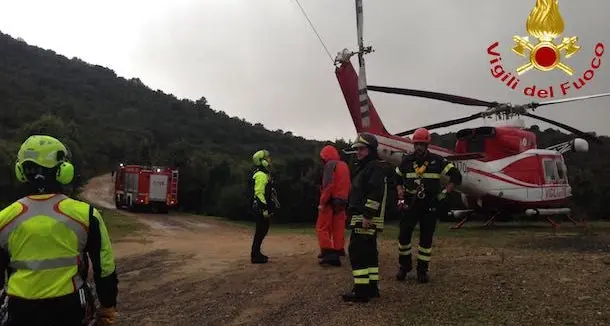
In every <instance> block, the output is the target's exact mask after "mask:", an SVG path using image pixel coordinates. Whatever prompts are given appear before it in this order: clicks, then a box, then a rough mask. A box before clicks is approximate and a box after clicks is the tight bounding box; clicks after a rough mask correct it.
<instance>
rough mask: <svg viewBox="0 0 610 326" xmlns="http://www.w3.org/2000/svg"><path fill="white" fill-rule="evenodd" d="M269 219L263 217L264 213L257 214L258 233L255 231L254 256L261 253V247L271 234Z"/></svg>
mask: <svg viewBox="0 0 610 326" xmlns="http://www.w3.org/2000/svg"><path fill="white" fill-rule="evenodd" d="M270 223H271V221H270V219H269V218H266V217H264V216H263V214H262V213H259V214H256V231H254V239H253V240H252V256H254V255H257V254H260V253H261V245H262V244H263V240H264V239H265V237H266V236H267V233H268V232H269V225H270Z"/></svg>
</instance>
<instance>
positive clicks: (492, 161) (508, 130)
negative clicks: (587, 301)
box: [335, 0, 610, 228]
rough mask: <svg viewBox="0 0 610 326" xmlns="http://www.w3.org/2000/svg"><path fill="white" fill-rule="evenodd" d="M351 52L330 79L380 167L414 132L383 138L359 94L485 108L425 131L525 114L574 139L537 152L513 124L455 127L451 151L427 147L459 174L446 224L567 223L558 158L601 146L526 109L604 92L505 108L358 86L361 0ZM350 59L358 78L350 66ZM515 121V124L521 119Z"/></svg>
mask: <svg viewBox="0 0 610 326" xmlns="http://www.w3.org/2000/svg"><path fill="white" fill-rule="evenodd" d="M356 8H357V10H356V12H357V27H358V43H359V44H358V45H359V50H358V51H357V52H352V51H349V50H347V49H345V50H343V51H342V52H339V53H338V55H337V58H336V59H335V65H336V69H335V74H336V76H337V80H338V82H339V85H340V86H341V90H342V92H343V96H344V97H345V101H346V103H347V106H348V108H349V111H350V114H351V117H352V120H353V123H354V126H355V127H356V131H357V132H358V133H360V132H369V133H372V134H375V135H376V136H377V139H378V140H379V155H380V156H381V157H382V158H383V159H385V160H386V161H388V162H391V163H392V164H394V165H398V164H399V163H400V160H401V158H402V156H403V155H404V154H405V153H409V152H412V151H413V143H412V141H411V139H409V138H408V137H404V136H407V135H410V134H412V133H413V132H414V131H415V130H416V129H412V130H407V131H404V132H401V133H398V134H391V133H390V132H388V131H387V130H386V128H385V127H384V125H383V123H382V121H381V119H380V118H379V115H378V114H377V111H376V110H375V106H374V105H373V103H372V102H371V100H370V98H369V96H368V93H367V91H377V92H383V93H392V94H402V95H408V96H416V97H424V98H430V99H436V100H441V101H447V102H451V103H456V104H462V105H470V106H480V107H485V108H486V109H485V110H484V111H481V112H479V113H476V114H472V115H470V116H467V117H464V118H460V119H455V120H450V121H444V122H439V123H435V124H432V125H429V126H425V127H424V128H427V129H429V130H430V129H435V128H442V127H448V126H452V125H456V124H460V123H464V122H468V121H471V120H475V119H478V118H487V117H491V116H496V117H499V118H503V119H508V118H511V117H513V116H519V115H522V116H527V117H530V118H534V119H538V120H541V121H544V122H546V123H549V124H551V125H555V126H557V127H560V128H562V129H565V130H568V131H570V132H572V133H573V134H575V135H577V136H579V137H580V138H575V139H573V140H570V141H567V142H564V143H561V144H557V145H554V146H551V147H549V148H545V149H539V148H537V144H536V135H535V134H534V133H533V132H530V131H527V130H524V129H522V127H519V126H500V127H490V126H483V127H478V128H468V129H462V130H460V131H458V132H457V135H456V136H457V141H456V145H455V148H454V149H446V148H442V147H438V146H430V147H429V150H430V151H431V152H433V153H436V154H439V155H442V156H444V157H446V158H447V159H448V160H451V161H453V162H454V165H456V166H457V167H458V168H459V170H460V172H461V173H462V175H463V183H462V185H461V186H459V187H456V190H457V191H458V192H460V193H461V197H462V202H463V203H464V205H465V206H466V207H467V208H468V209H467V210H452V211H451V212H449V214H450V215H453V216H455V217H458V218H460V217H461V218H462V220H461V221H460V222H459V223H458V224H457V225H456V226H454V228H459V227H461V226H462V225H463V224H464V223H465V221H466V220H467V218H468V217H469V216H470V215H471V214H473V213H482V214H484V215H485V216H490V218H489V220H488V221H487V222H486V223H485V225H486V226H488V225H490V224H491V223H493V221H494V219H495V218H496V217H498V216H500V215H504V216H506V215H523V214H525V215H527V216H537V215H540V216H545V217H546V218H547V220H548V221H549V222H550V223H551V224H552V225H553V227H556V226H558V224H556V223H555V221H553V220H552V219H551V216H553V215H556V216H562V215H564V216H568V218H570V220H571V221H572V222H574V223H576V222H575V221H574V220H573V219H572V218H571V217H570V208H569V207H568V206H569V205H568V204H569V199H570V197H571V187H570V184H569V183H568V176H567V169H566V165H565V163H564V158H563V156H562V154H563V153H566V152H568V151H578V152H586V151H588V149H589V142H595V143H600V142H601V141H600V140H599V139H598V138H597V137H595V135H593V134H591V133H585V132H582V131H580V130H578V129H575V128H573V127H570V126H567V125H565V124H562V123H560V122H556V121H553V120H550V119H547V118H544V117H541V116H538V115H534V114H532V113H530V112H528V111H529V110H533V109H535V108H538V107H541V106H547V105H551V104H559V103H566V102H572V101H580V100H585V99H591V98H596V97H605V96H610V93H605V94H597V95H591V96H583V97H579V98H569V99H560V100H556V101H548V102H542V103H529V104H524V105H512V104H510V103H497V102H487V101H482V100H477V99H473V98H467V97H462V96H456V95H450V94H443V93H435V92H428V91H421V90H412V89H401V88H390V87H380V86H370V85H367V83H366V74H365V63H364V55H365V54H367V53H371V52H373V51H372V48H371V47H365V46H364V45H363V38H362V34H363V33H362V21H363V20H362V0H356ZM353 55H358V61H359V67H360V69H359V73H358V74H357V73H356V70H355V69H354V66H353V65H352V64H351V62H350V58H351V57H352V56H353ZM521 121H523V120H521Z"/></svg>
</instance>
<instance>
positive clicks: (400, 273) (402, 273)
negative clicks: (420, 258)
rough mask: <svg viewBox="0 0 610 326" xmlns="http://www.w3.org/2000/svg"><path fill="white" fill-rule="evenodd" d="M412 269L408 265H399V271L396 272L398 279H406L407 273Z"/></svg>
mask: <svg viewBox="0 0 610 326" xmlns="http://www.w3.org/2000/svg"><path fill="white" fill-rule="evenodd" d="M410 271H411V269H410V268H408V267H403V266H400V267H398V272H397V273H396V279H397V280H398V281H401V282H402V281H404V280H405V279H406V278H407V274H408V273H409V272H410Z"/></svg>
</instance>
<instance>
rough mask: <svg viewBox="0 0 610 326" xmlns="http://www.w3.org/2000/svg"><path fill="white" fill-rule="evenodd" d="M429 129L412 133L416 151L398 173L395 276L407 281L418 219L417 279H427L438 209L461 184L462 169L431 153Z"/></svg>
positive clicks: (405, 157)
mask: <svg viewBox="0 0 610 326" xmlns="http://www.w3.org/2000/svg"><path fill="white" fill-rule="evenodd" d="M430 140H431V137H430V132H428V130H427V129H424V128H420V129H417V130H416V131H415V133H414V134H413V143H414V147H415V151H414V152H413V153H411V154H408V155H405V156H404V157H403V159H402V162H401V164H400V166H398V167H397V168H396V173H397V174H398V176H399V179H400V181H401V182H399V183H398V185H397V190H398V199H399V200H400V201H401V202H404V204H403V205H402V207H403V214H402V217H401V221H400V233H399V236H398V255H399V256H398V257H399V258H398V261H399V264H400V267H399V269H398V273H397V274H396V279H397V280H399V281H404V280H405V278H406V276H407V273H408V272H410V271H411V269H412V257H411V234H412V233H413V230H414V229H415V225H416V224H417V223H418V222H419V229H420V230H419V250H418V254H417V280H418V282H420V283H427V282H428V264H429V261H430V256H431V253H432V238H433V236H434V231H435V228H436V218H437V214H436V211H437V209H438V208H439V206H440V204H441V203H442V202H443V201H444V200H445V199H446V198H447V196H448V193H450V192H451V191H452V190H453V187H454V186H456V185H460V184H461V182H462V175H461V174H460V172H459V170H458V169H457V168H455V166H453V164H451V163H450V162H449V161H447V160H446V159H445V158H443V157H442V156H440V155H436V154H433V153H430V151H428V144H430ZM442 176H447V177H449V183H447V185H446V186H445V187H444V189H443V187H442V185H441V177H442Z"/></svg>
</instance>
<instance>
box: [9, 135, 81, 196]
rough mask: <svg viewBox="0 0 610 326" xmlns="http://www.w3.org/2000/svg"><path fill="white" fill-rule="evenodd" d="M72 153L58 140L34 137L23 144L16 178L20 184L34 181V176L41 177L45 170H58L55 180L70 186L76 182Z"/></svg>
mask: <svg viewBox="0 0 610 326" xmlns="http://www.w3.org/2000/svg"><path fill="white" fill-rule="evenodd" d="M69 159H70V151H69V150H68V148H67V147H66V146H65V145H64V144H63V143H62V142H60V141H59V140H57V139H56V138H53V137H51V136H45V135H33V136H30V137H28V139H26V140H25V142H23V144H22V145H21V148H20V149H19V152H18V153H17V161H16V162H15V176H16V177H17V180H19V181H20V182H28V181H32V180H29V179H28V178H29V177H30V176H31V175H32V174H36V175H40V174H41V173H40V172H33V171H36V170H38V171H41V170H43V169H46V170H52V169H56V170H57V171H56V174H55V180H56V181H57V182H59V183H61V184H69V183H70V182H72V180H74V166H73V165H72V164H71V163H70V162H69Z"/></svg>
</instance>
